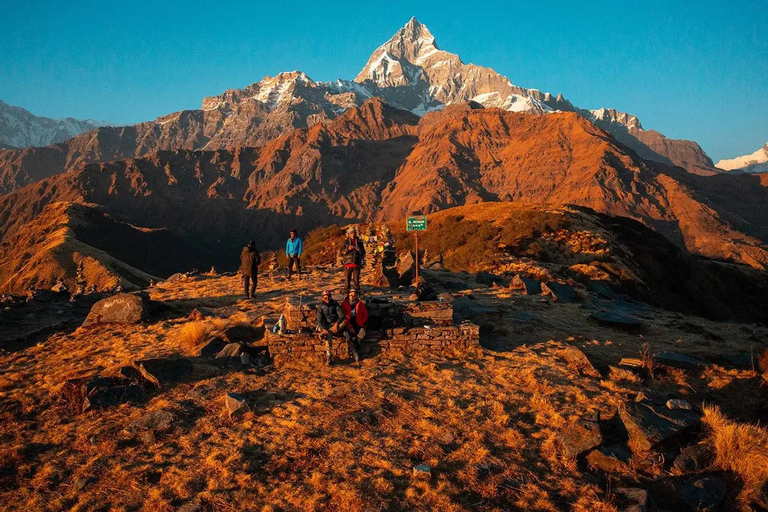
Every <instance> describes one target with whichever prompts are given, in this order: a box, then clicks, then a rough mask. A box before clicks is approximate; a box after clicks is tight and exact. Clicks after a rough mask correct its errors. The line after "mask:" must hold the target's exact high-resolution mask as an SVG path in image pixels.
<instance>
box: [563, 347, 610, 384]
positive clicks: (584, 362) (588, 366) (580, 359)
mask: <svg viewBox="0 0 768 512" xmlns="http://www.w3.org/2000/svg"><path fill="white" fill-rule="evenodd" d="M558 355H559V356H560V357H562V358H563V359H564V360H565V362H566V364H567V365H568V368H570V369H571V370H573V371H575V372H577V373H580V374H582V375H586V376H588V377H595V378H599V377H600V372H598V371H597V370H596V369H595V367H594V366H592V363H590V362H589V359H587V356H586V355H585V354H584V352H582V351H581V350H579V349H578V348H576V347H573V346H570V347H567V348H566V349H564V350H562V351H560V352H559V354H558Z"/></svg>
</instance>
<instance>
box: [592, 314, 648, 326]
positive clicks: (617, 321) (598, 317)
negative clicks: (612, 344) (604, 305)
mask: <svg viewBox="0 0 768 512" xmlns="http://www.w3.org/2000/svg"><path fill="white" fill-rule="evenodd" d="M589 319H590V320H592V321H593V322H596V323H598V324H600V325H605V326H607V327H613V328H615V329H622V330H625V331H639V330H641V329H642V328H643V322H641V321H640V320H638V319H637V318H635V317H633V316H629V315H625V314H624V313H619V312H617V311H596V312H594V313H592V314H590V315H589Z"/></svg>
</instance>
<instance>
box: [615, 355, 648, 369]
mask: <svg viewBox="0 0 768 512" xmlns="http://www.w3.org/2000/svg"><path fill="white" fill-rule="evenodd" d="M619 366H626V367H628V368H643V367H644V366H645V365H644V364H643V360H642V359H638V358H636V357H622V358H621V361H619Z"/></svg>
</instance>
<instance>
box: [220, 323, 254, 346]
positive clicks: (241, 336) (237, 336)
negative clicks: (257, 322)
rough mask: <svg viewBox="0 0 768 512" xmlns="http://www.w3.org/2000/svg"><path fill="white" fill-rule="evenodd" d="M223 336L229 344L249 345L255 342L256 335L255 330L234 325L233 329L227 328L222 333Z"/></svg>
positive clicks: (245, 326)
mask: <svg viewBox="0 0 768 512" xmlns="http://www.w3.org/2000/svg"><path fill="white" fill-rule="evenodd" d="M224 336H226V338H227V339H228V340H229V342H230V343H237V342H242V343H250V342H252V341H256V339H257V338H258V333H257V331H256V329H254V328H253V327H251V326H250V325H235V326H233V327H228V328H227V329H226V330H225V331H224Z"/></svg>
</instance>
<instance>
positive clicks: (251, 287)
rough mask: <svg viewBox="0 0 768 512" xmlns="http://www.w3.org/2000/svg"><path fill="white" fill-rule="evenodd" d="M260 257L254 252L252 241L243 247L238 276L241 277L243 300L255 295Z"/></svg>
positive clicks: (257, 252)
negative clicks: (243, 292) (240, 275)
mask: <svg viewBox="0 0 768 512" xmlns="http://www.w3.org/2000/svg"><path fill="white" fill-rule="evenodd" d="M260 263H261V256H259V251H257V250H256V244H255V243H254V241H253V240H251V241H249V242H248V245H246V246H245V247H243V251H242V252H241V253H240V274H242V276H243V286H244V288H245V298H246V299H250V298H251V297H253V295H254V294H255V293H256V283H257V281H258V275H259V264H260Z"/></svg>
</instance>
